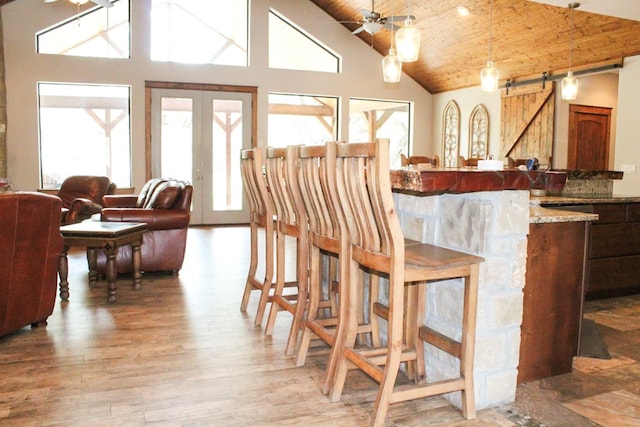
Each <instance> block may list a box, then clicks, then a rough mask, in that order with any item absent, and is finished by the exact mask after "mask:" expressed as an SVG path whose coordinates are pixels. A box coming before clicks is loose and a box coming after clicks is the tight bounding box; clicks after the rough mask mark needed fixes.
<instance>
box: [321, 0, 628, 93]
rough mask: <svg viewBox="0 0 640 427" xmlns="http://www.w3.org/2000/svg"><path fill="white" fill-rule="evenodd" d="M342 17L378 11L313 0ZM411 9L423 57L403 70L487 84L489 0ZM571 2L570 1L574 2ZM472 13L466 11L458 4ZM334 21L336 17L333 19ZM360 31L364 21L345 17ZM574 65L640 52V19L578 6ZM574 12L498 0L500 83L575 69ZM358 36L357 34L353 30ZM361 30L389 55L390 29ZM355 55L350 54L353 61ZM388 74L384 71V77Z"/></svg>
mask: <svg viewBox="0 0 640 427" xmlns="http://www.w3.org/2000/svg"><path fill="white" fill-rule="evenodd" d="M311 1H313V2H314V3H315V4H316V5H318V6H319V7H321V8H322V9H324V10H325V11H326V13H327V14H329V15H330V16H331V17H333V18H334V19H336V20H338V21H358V20H361V19H362V13H361V12H360V9H366V10H371V1H369V0H311ZM409 3H410V5H411V14H412V15H414V16H415V17H416V23H415V25H416V26H417V27H418V28H419V29H420V31H421V34H422V44H421V51H420V58H419V60H418V61H417V62H414V63H405V64H403V71H405V72H406V73H407V74H408V75H410V76H411V77H412V78H413V79H415V80H416V81H417V82H418V83H419V84H421V85H422V86H423V87H424V88H425V89H427V90H428V91H429V92H431V93H440V92H446V91H450V90H455V89H461V88H466V87H471V86H478V85H479V84H480V70H481V69H482V68H483V67H484V66H485V64H486V62H487V59H488V57H489V44H488V43H489V11H490V2H489V0H420V1H417V0H412V1H410V2H409ZM568 3H569V1H567V4H568ZM406 4H407V2H406V1H404V0H377V1H375V4H374V5H375V11H376V12H378V13H380V14H381V15H382V16H391V15H403V14H406V11H407V7H406ZM459 5H464V6H466V7H467V8H468V9H469V11H470V12H471V14H470V15H469V16H466V17H462V16H460V15H459V14H458V13H457V11H456V7H457V6H459ZM327 25H329V24H327ZM344 25H345V26H346V27H347V28H348V29H349V30H355V29H356V28H358V27H359V25H358V24H348V23H347V24H344ZM574 25H575V29H574V44H573V46H574V48H573V67H572V68H573V69H574V71H576V70H580V69H585V68H591V67H592V66H595V65H601V64H603V63H610V62H615V61H619V60H620V59H621V58H624V57H627V56H633V55H638V54H640V22H638V21H633V20H628V19H620V18H615V17H610V16H604V15H597V14H593V13H587V12H584V11H581V10H580V8H578V9H576V10H575V15H574ZM570 26H571V14H570V10H569V8H568V7H556V6H549V5H546V4H541V3H536V2H531V1H527V0H494V3H493V25H492V32H493V35H492V45H491V51H492V60H493V62H494V65H495V66H496V67H497V68H498V69H499V70H500V80H501V84H504V82H505V81H506V80H507V79H511V80H512V81H514V82H517V81H519V80H523V79H531V78H538V77H540V78H541V77H542V73H543V72H547V73H548V75H549V76H553V75H557V74H562V73H565V72H566V71H567V70H568V68H569V39H570V31H569V30H570ZM354 37H356V36H354ZM358 37H360V38H362V40H363V41H364V42H366V43H368V44H371V43H372V41H373V47H374V48H375V49H376V50H377V51H379V52H380V53H381V54H383V55H386V54H387V53H388V50H389V45H390V33H389V31H387V30H383V31H380V32H378V33H376V34H375V36H373V37H371V35H370V34H368V33H366V32H361V33H360V34H359V35H358ZM348 59H349V58H348V57H346V58H344V60H346V61H348ZM381 78H382V77H381Z"/></svg>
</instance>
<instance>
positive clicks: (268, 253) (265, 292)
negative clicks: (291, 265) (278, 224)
mask: <svg viewBox="0 0 640 427" xmlns="http://www.w3.org/2000/svg"><path fill="white" fill-rule="evenodd" d="M256 238H257V237H256ZM264 240H265V258H264V263H265V266H264V269H265V273H264V280H263V281H262V288H261V290H260V300H259V301H258V310H257V311H256V319H255V321H254V324H255V326H261V325H262V320H263V319H264V312H265V310H266V308H267V302H269V294H270V293H271V288H272V286H273V244H274V241H273V231H272V230H267V229H265V233H264ZM256 252H257V249H256ZM256 264H257V263H256ZM254 274H255V271H254ZM245 293H246V290H245Z"/></svg>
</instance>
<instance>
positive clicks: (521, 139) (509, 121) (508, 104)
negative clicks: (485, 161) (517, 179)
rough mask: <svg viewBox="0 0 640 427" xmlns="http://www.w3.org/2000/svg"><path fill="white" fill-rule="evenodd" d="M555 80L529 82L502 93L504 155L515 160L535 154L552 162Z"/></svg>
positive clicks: (502, 153) (544, 164) (543, 160)
mask: <svg viewBox="0 0 640 427" xmlns="http://www.w3.org/2000/svg"><path fill="white" fill-rule="evenodd" d="M554 93H555V92H554V88H553V83H547V85H546V87H545V88H544V89H543V88H542V85H540V84H536V85H527V86H522V87H517V88H512V89H510V90H509V93H508V94H507V93H506V91H505V90H503V92H502V107H501V120H500V122H501V128H500V144H501V145H500V147H501V149H500V155H501V157H505V158H506V157H511V158H513V159H526V158H530V157H535V158H537V159H538V160H539V161H540V166H541V167H545V166H547V165H551V157H552V155H553V131H554V115H555V95H554Z"/></svg>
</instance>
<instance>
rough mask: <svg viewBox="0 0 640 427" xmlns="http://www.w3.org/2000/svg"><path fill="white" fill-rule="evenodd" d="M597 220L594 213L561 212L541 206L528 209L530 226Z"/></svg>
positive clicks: (560, 210)
mask: <svg viewBox="0 0 640 427" xmlns="http://www.w3.org/2000/svg"><path fill="white" fill-rule="evenodd" d="M597 219H598V214H595V213H585V212H573V211H563V210H562V209H550V208H543V207H541V206H531V207H530V208H529V223H530V224H542V223H548V222H579V221H595V220H597Z"/></svg>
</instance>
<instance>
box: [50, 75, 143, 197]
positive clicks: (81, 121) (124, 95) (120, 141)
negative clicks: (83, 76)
mask: <svg viewBox="0 0 640 427" xmlns="http://www.w3.org/2000/svg"><path fill="white" fill-rule="evenodd" d="M129 99H130V89H129V87H128V86H107V85H79V84H57V83H40V84H38V102H39V120H40V167H41V174H42V175H41V182H42V188H50V189H55V188H59V187H60V184H61V183H62V181H63V180H64V179H65V178H66V177H68V176H70V175H105V176H108V177H109V178H111V180H112V181H113V182H115V183H116V185H117V186H118V187H129V186H130V185H131V138H130V136H129V135H130V131H129V129H130V123H129V121H130V120H129Z"/></svg>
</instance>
